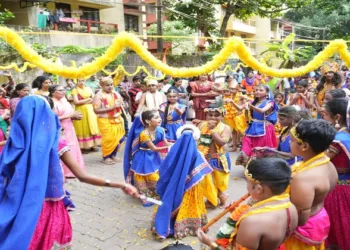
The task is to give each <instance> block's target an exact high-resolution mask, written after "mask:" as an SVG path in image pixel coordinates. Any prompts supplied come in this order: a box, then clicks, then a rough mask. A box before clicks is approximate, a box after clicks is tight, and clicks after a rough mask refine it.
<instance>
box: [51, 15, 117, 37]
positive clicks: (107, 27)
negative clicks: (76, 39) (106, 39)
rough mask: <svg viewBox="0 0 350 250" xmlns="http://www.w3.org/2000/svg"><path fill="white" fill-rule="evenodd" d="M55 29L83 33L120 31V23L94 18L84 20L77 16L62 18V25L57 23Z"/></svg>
mask: <svg viewBox="0 0 350 250" xmlns="http://www.w3.org/2000/svg"><path fill="white" fill-rule="evenodd" d="M72 24H78V25H79V26H78V27H72ZM53 29H54V30H61V31H62V30H63V31H77V32H79V31H80V32H82V33H102V34H113V33H118V24H115V23H105V22H98V21H92V20H83V19H76V18H66V17H65V18H60V25H59V26H58V25H55V26H54V28H53Z"/></svg>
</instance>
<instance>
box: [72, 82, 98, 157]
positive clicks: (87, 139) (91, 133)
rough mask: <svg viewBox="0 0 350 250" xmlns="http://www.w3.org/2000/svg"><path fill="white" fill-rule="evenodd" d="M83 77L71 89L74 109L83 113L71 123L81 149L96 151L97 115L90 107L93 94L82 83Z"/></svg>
mask: <svg viewBox="0 0 350 250" xmlns="http://www.w3.org/2000/svg"><path fill="white" fill-rule="evenodd" d="M84 82H85V80H84V79H78V83H77V86H76V88H75V89H73V91H72V96H73V101H74V105H75V111H77V112H80V113H82V114H83V118H82V119H81V120H74V121H73V125H74V129H75V133H76V134H77V137H78V141H79V146H80V148H81V149H83V150H85V151H84V152H83V153H86V152H87V151H86V150H92V151H97V148H96V147H97V146H98V145H100V140H101V136H100V132H99V129H98V125H97V117H96V114H95V112H94V109H93V107H92V103H93V97H94V94H93V92H92V90H91V88H89V87H86V86H85V85H84Z"/></svg>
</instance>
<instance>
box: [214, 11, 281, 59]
mask: <svg viewBox="0 0 350 250" xmlns="http://www.w3.org/2000/svg"><path fill="white" fill-rule="evenodd" d="M217 12H218V13H220V14H219V17H218V19H219V20H220V24H221V22H222V20H223V18H224V15H225V8H224V7H222V6H218V11H217ZM283 34H284V32H283V25H282V24H281V23H280V22H279V19H269V18H261V17H259V16H253V17H251V18H249V19H248V20H245V21H243V20H239V19H237V18H235V17H234V16H231V18H230V19H229V21H228V24H227V28H226V33H225V36H226V37H230V36H239V37H241V38H244V39H247V41H246V45H247V46H248V47H249V48H250V50H251V53H252V54H253V55H254V56H258V55H260V53H261V52H263V51H264V50H266V46H264V44H266V43H268V42H269V40H270V39H283V38H284V35H283ZM250 39H251V40H250Z"/></svg>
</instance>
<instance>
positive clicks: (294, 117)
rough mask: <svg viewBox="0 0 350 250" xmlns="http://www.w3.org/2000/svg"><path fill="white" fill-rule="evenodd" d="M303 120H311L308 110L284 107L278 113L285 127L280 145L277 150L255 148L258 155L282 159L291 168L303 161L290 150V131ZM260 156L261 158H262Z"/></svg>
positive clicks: (280, 121)
mask: <svg viewBox="0 0 350 250" xmlns="http://www.w3.org/2000/svg"><path fill="white" fill-rule="evenodd" d="M301 119H303V120H308V119H311V116H310V113H309V112H308V111H307V110H301V111H298V110H297V108H296V107H295V106H288V107H283V108H281V109H280V110H279V111H278V121H279V123H280V124H281V126H282V127H283V129H282V131H281V135H280V137H279V143H278V147H277V148H270V147H259V148H255V151H256V152H257V155H259V153H260V154H262V155H263V156H267V155H269V156H273V157H281V158H283V159H285V160H286V161H287V163H288V164H289V166H292V165H293V164H294V163H295V162H297V161H301V160H302V159H301V158H300V157H298V156H295V155H293V154H292V153H291V150H290V139H291V134H290V130H291V129H292V128H293V127H294V126H295V124H297V123H298V122H299V121H300V120H301ZM262 155H260V156H262Z"/></svg>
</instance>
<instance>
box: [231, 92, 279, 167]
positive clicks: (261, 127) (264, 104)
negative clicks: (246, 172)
mask: <svg viewBox="0 0 350 250" xmlns="http://www.w3.org/2000/svg"><path fill="white" fill-rule="evenodd" d="M248 108H249V110H250V116H251V119H250V122H249V126H248V129H247V130H246V131H245V136H244V137H243V140H242V149H241V153H240V154H239V156H238V158H237V160H236V165H243V166H245V165H246V164H247V162H248V161H249V159H250V158H251V157H252V156H253V154H254V148H257V147H270V148H276V147H277V145H278V142H277V137H276V134H275V128H274V125H275V124H276V122H277V111H278V106H277V104H276V103H275V102H274V100H273V96H272V93H271V92H270V89H269V87H268V86H267V85H258V86H257V87H256V89H255V92H254V101H253V102H252V103H249V104H248Z"/></svg>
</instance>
